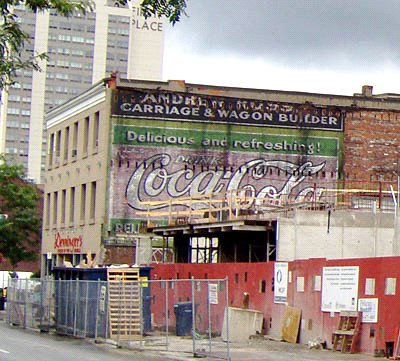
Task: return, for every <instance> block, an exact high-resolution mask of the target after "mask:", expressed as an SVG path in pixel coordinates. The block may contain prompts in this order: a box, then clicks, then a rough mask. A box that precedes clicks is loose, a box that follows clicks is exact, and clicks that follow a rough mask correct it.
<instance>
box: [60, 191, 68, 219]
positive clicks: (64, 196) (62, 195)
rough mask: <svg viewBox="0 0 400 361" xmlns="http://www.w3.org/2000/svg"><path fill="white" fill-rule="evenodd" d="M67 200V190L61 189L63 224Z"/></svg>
mask: <svg viewBox="0 0 400 361" xmlns="http://www.w3.org/2000/svg"><path fill="white" fill-rule="evenodd" d="M66 202H67V190H66V189H63V190H62V192H61V224H62V225H63V226H64V225H65V211H66V206H67V204H66Z"/></svg>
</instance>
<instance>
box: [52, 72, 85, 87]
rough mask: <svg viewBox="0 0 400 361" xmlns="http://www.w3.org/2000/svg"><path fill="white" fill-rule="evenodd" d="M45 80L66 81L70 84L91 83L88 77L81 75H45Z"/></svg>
mask: <svg viewBox="0 0 400 361" xmlns="http://www.w3.org/2000/svg"><path fill="white" fill-rule="evenodd" d="M46 78H47V79H57V80H67V81H71V82H79V83H82V82H83V83H89V84H90V83H91V79H92V78H91V77H90V76H83V75H82V74H66V73H50V72H47V73H46Z"/></svg>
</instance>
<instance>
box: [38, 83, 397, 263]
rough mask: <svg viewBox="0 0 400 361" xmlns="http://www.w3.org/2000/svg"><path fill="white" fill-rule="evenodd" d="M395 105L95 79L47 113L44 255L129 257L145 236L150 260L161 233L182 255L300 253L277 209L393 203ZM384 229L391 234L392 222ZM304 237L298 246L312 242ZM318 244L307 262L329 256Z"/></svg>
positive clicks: (241, 257) (388, 99) (74, 259)
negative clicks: (291, 245) (284, 237)
mask: <svg viewBox="0 0 400 361" xmlns="http://www.w3.org/2000/svg"><path fill="white" fill-rule="evenodd" d="M399 110H400V101H399V99H398V98H397V97H396V96H395V95H393V94H383V95H373V94H372V88H371V87H367V86H366V87H363V89H362V93H361V94H355V95H354V96H336V95H323V94H311V93H301V92H284V91H273V90H258V89H241V88H227V87H216V86H206V85H194V84H186V83H184V82H183V81H169V82H167V83H165V82H154V81H139V80H126V79H120V78H119V77H112V78H110V79H107V80H106V81H104V82H100V83H97V84H96V85H94V86H93V87H92V88H90V89H89V90H88V91H87V92H85V93H83V94H81V95H80V96H78V97H76V98H74V99H72V100H70V101H68V102H66V103H65V104H63V105H61V106H59V107H57V108H55V109H53V110H51V111H49V112H48V113H47V118H46V119H47V124H48V132H49V138H48V144H49V150H48V157H47V170H46V184H45V192H44V222H43V224H44V226H43V243H42V257H43V264H47V268H48V269H49V267H50V266H51V265H62V264H64V263H65V261H66V262H69V263H71V264H72V265H77V264H79V263H82V262H86V263H87V262H89V261H91V260H92V259H96V262H97V263H100V264H104V263H133V262H135V259H136V255H135V249H136V246H137V245H138V244H139V243H140V244H141V245H142V246H143V247H141V249H142V251H143V250H144V251H143V252H145V254H146V257H147V258H146V259H147V260H149V247H150V246H149V245H150V244H151V242H153V243H154V242H155V241H158V242H159V243H160V242H161V241H160V240H161V239H162V240H163V242H161V243H164V244H163V246H164V248H165V249H168V247H166V244H167V245H169V246H171V245H173V246H174V249H175V261H176V262H233V261H237V262H239V261H245V262H247V261H250V262H256V261H270V260H276V259H277V260H279V259H288V258H289V259H296V258H299V255H298V254H297V253H296V252H294V253H293V252H292V250H288V248H287V247H288V246H287V245H286V246H284V247H280V242H282V244H284V241H283V240H282V239H278V238H279V237H278V235H283V234H286V235H289V236H290V234H291V232H292V231H293V230H292V229H293V224H291V225H290V224H289V226H287V228H286V229H285V228H284V225H285V224H286V225H287V224H288V222H289V223H290V221H287V219H289V218H290V217H289V218H286V223H285V219H284V218H285V217H282V214H284V213H283V212H281V211H285V212H287V211H289V210H293V209H294V208H296V209H299V210H301V209H303V208H306V209H307V210H309V209H314V210H315V211H320V212H325V213H322V215H323V217H324V219H325V221H327V217H326V216H325V215H326V210H327V209H331V210H332V209H334V210H335V211H338V210H339V209H341V208H343V205H345V206H346V207H347V208H352V207H353V208H354V206H355V205H356V208H357V209H359V208H367V209H370V210H371V209H373V207H378V208H379V209H384V208H385V209H387V210H389V211H390V210H392V211H393V204H394V201H393V197H392V195H391V194H390V191H389V186H390V185H392V189H394V192H395V190H396V184H397V174H398V172H397V170H398V165H397V164H398V155H399V151H398V150H399V145H400V142H399V140H398V137H397V134H398V131H397V127H399V126H398V125H397V124H396V123H397V121H396V120H397V118H398V117H399V116H400V113H399ZM385 182H388V183H385ZM343 189H347V190H354V189H355V190H357V189H358V190H360V189H363V190H373V192H371V193H368V192H367V193H368V194H365V192H364V193H363V192H355V193H350V195H349V193H348V192H341V193H339V191H342V190H343ZM211 195H212V196H211ZM339 205H340V207H339ZM276 211H279V212H276ZM370 213H371V212H370ZM285 214H286V213H285ZM299 214H300V213H299ZM317 214H318V213H317ZM337 214H338V213H337V212H336V213H332V214H330V219H329V222H330V225H329V226H331V227H333V228H332V229H334V227H337V226H338V224H337V223H338V222H337V221H335V216H337ZM279 218H282V222H278V219H279ZM149 221H151V222H150V223H149ZM325 221H324V222H325ZM210 222H212V223H213V224H216V225H215V226H212V227H211V226H210ZM221 222H222V223H221ZM224 222H225V223H224ZM335 222H336V223H335ZM362 222H364V224H361V225H360V224H359V226H360V227H362V228H363V227H364V228H365V226H366V224H365V223H367V225H368V226H369V225H370V220H369V219H367V220H366V221H362ZM362 222H361V223H362ZM219 223H221V224H219ZM317 223H318V222H317ZM319 223H320V222H319ZM279 224H282V226H281V229H278V227H279ZM147 225H150V227H149V228H147ZM154 225H155V227H154ZM171 227H172V228H171ZM288 227H289V228H288ZM290 227H291V228H290ZM323 227H326V225H323ZM341 227H343V225H342V226H341ZM378 228H379V229H378V231H377V233H378V235H379V234H380V235H381V237H382V238H387V239H389V238H390V239H393V232H394V228H395V227H394V225H393V223H392V224H382V227H380V226H379V227H378ZM149 230H150V231H152V233H149V232H147V231H149ZM248 232H250V233H248ZM371 232H373V230H371ZM332 233H333V232H331V234H332ZM290 237H293V235H292V236H290ZM290 237H289V238H288V239H290V242H291V243H293V242H292V240H291V238H290ZM296 237H297V238H296V239H295V240H294V243H297V246H296V247H297V248H299V249H302V248H303V246H302V244H303V243H304V242H308V240H306V239H304V240H302V239H301V237H300V238H299V236H298V235H297V236H296ZM232 239H233V241H232ZM243 239H247V241H243ZM328 241H329V240H328ZM336 241H337V242H342V241H343V240H342V239H341V238H340V239H336ZM352 241H354V239H352ZM290 252H292V253H293V254H292V255H291V256H288V254H290ZM307 252H308V251H307ZM310 252H311V254H309V253H306V254H305V255H303V256H301V257H300V258H306V257H308V256H309V257H313V256H323V257H324V256H327V257H330V256H331V255H329V254H326V253H323V254H320V253H318V252H317V253H315V254H314V253H313V252H314V251H313V250H310ZM377 252H378V253H376V254H372V256H376V255H393V252H396V251H393V246H390V245H388V246H387V247H386V246H385V247H384V248H383V249H382V250H381V251H377ZM344 253H345V254H348V250H347V251H346V250H345V251H344ZM335 256H336V254H335ZM146 262H147V261H146Z"/></svg>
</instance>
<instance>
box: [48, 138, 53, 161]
mask: <svg viewBox="0 0 400 361" xmlns="http://www.w3.org/2000/svg"><path fill="white" fill-rule="evenodd" d="M53 153H54V133H51V134H50V141H49V164H48V166H49V167H51V166H52V164H53Z"/></svg>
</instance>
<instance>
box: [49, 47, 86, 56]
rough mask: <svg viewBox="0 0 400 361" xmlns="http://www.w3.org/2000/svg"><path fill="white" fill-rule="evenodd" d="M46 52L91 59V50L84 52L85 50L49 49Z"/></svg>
mask: <svg viewBox="0 0 400 361" xmlns="http://www.w3.org/2000/svg"><path fill="white" fill-rule="evenodd" d="M48 52H49V53H50V54H61V55H73V56H86V57H87V58H93V50H90V51H85V50H82V49H70V48H51V47H49V51H48Z"/></svg>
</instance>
